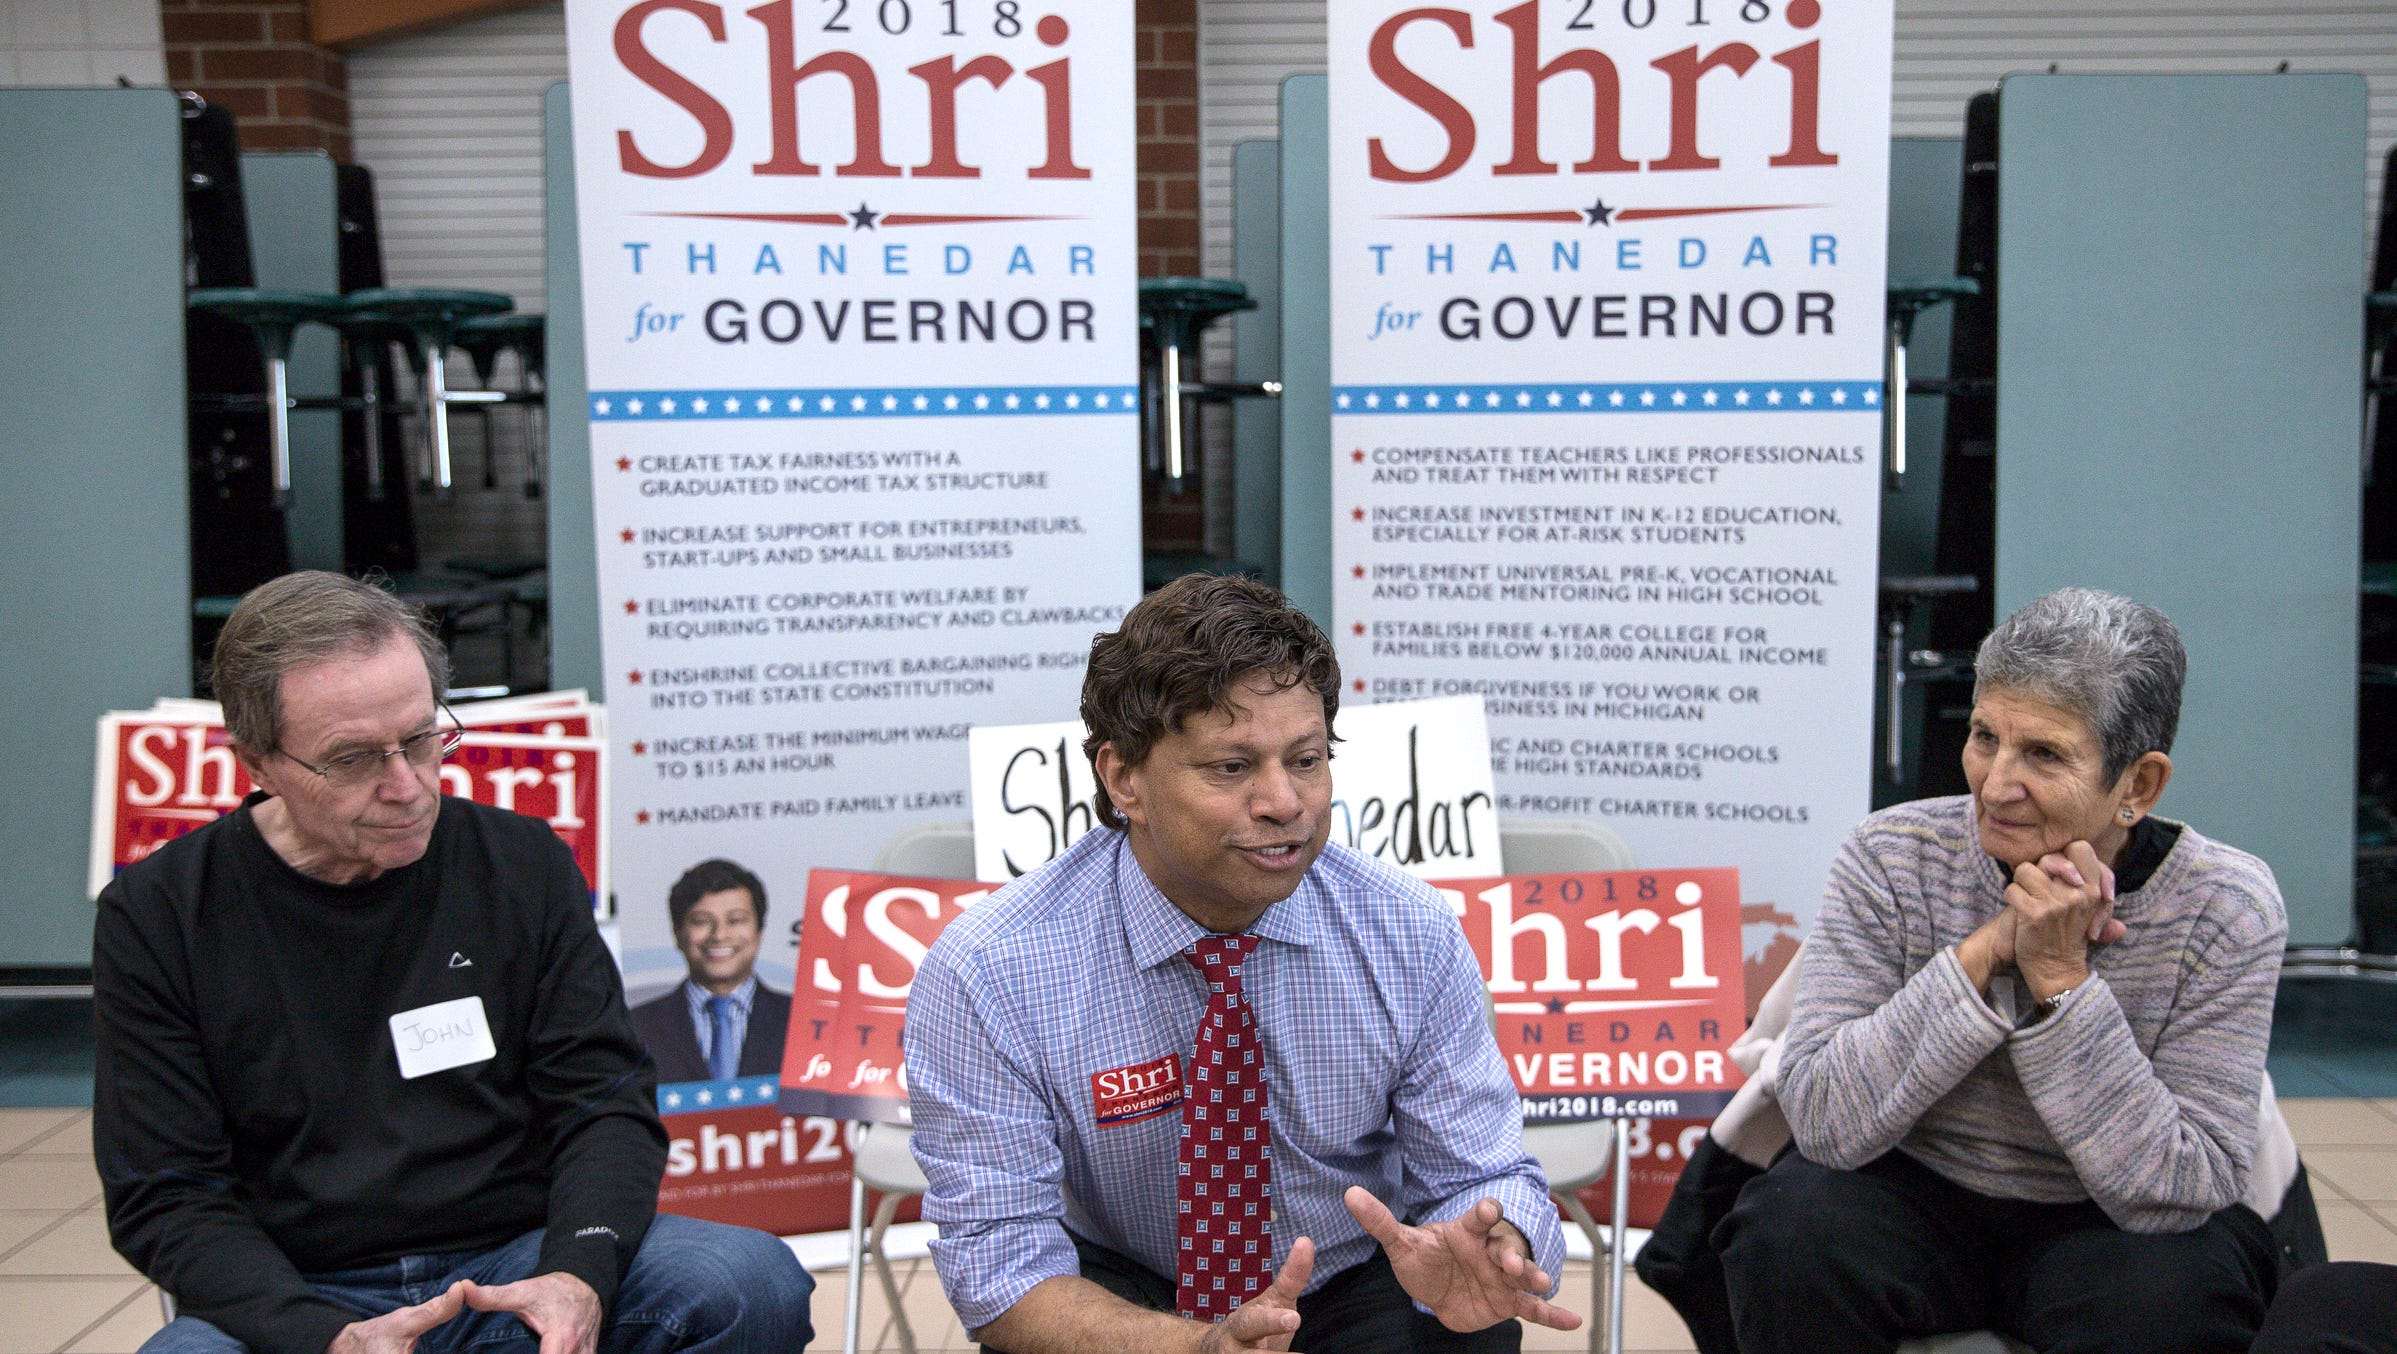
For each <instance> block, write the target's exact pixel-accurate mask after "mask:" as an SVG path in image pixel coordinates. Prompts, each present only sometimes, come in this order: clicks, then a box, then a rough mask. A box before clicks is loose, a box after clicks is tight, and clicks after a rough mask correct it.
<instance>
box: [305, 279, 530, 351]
mask: <svg viewBox="0 0 2397 1354" xmlns="http://www.w3.org/2000/svg"><path fill="white" fill-rule="evenodd" d="M341 299H342V303H343V305H344V307H345V309H346V310H347V311H348V315H349V318H351V319H352V320H385V321H388V322H390V323H392V324H396V325H399V326H402V327H403V328H405V329H407V330H409V331H410V332H412V333H414V334H415V335H416V336H417V337H418V338H419V339H421V340H424V341H426V342H430V343H433V344H435V345H437V346H440V347H445V348H446V347H448V346H449V343H450V340H451V337H452V336H453V335H455V334H456V332H457V330H458V326H460V325H462V324H464V323H465V322H466V321H468V320H472V319H476V318H479V317H481V316H485V315H504V314H506V313H507V312H509V311H511V310H514V309H515V308H516V302H515V301H514V300H513V299H511V298H509V297H507V296H504V295H502V294H501V293H499V292H495V291H471V290H468V289H466V288H463V287H369V288H367V289H365V290H364V291H354V292H351V293H349V294H348V295H346V296H344V297H342V298H341Z"/></svg>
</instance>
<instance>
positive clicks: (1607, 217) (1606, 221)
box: [1581, 198, 1615, 226]
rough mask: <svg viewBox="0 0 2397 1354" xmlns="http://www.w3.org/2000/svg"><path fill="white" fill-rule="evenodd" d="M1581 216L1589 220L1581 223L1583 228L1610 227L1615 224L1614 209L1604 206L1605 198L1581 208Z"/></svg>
mask: <svg viewBox="0 0 2397 1354" xmlns="http://www.w3.org/2000/svg"><path fill="white" fill-rule="evenodd" d="M1581 214H1582V215H1583V216H1586V217H1588V218H1589V220H1587V221H1584V222H1582V224H1583V225H1585V226H1612V225H1613V224H1614V223H1615V209H1614V208H1612V207H1609V206H1607V205H1606V199H1605V198H1599V199H1598V200H1597V201H1595V202H1592V203H1591V204H1590V205H1589V206H1587V207H1584V208H1582V209H1581Z"/></svg>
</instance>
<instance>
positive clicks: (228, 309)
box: [183, 287, 344, 357]
mask: <svg viewBox="0 0 2397 1354" xmlns="http://www.w3.org/2000/svg"><path fill="white" fill-rule="evenodd" d="M183 304H184V306H185V307H186V308H187V309H191V310H203V311H206V312H208V313H209V314H211V315H221V316H223V317H224V318H226V319H228V320H232V321H234V322H236V323H238V324H245V325H248V326H249V327H250V328H251V329H252V330H254V331H256V332H257V334H258V339H259V342H261V343H263V344H264V345H266V349H267V355H268V356H270V357H289V356H290V355H291V331H293V330H294V329H297V328H299V327H300V326H301V325H303V324H312V323H313V324H330V323H332V322H333V320H334V319H335V317H337V316H339V315H340V314H342V312H343V310H344V303H343V301H342V299H341V298H340V297H339V296H336V295H334V294H333V293H331V292H319V291H295V290H287V289H284V288H279V287H195V288H193V289H192V290H191V291H189V292H187V293H185V294H184V297H183Z"/></svg>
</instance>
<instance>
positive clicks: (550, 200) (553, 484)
mask: <svg viewBox="0 0 2397 1354" xmlns="http://www.w3.org/2000/svg"><path fill="white" fill-rule="evenodd" d="M568 100H569V90H568V86H567V82H566V81H563V80H560V81H559V82H558V83H556V84H554V85H551V86H550V87H549V92H548V93H547V94H546V95H544V96H543V98H542V102H541V112H542V136H541V150H542V176H541V185H542V191H543V192H544V194H545V195H546V197H547V202H546V204H545V211H546V215H547V222H548V237H549V238H548V255H547V273H546V277H547V285H548V288H549V318H548V332H547V345H548V360H549V405H548V409H549V425H548V426H549V684H550V685H551V686H553V687H556V688H559V689H561V690H563V689H568V688H572V687H582V688H584V689H585V690H587V691H589V692H590V693H591V699H593V700H605V699H607V675H606V673H605V672H603V671H602V670H601V668H600V662H599V558H598V556H597V555H596V554H594V553H593V552H594V550H595V549H596V539H595V537H594V535H593V531H592V523H591V416H590V412H589V411H590V400H589V395H590V383H589V382H588V381H587V380H585V378H584V376H583V370H584V368H583V265H582V255H581V254H580V253H579V252H578V251H579V249H580V247H581V237H580V236H579V234H578V233H577V232H576V230H575V228H574V123H573V115H572V113H571V111H570V108H571V105H570V104H569V102H568Z"/></svg>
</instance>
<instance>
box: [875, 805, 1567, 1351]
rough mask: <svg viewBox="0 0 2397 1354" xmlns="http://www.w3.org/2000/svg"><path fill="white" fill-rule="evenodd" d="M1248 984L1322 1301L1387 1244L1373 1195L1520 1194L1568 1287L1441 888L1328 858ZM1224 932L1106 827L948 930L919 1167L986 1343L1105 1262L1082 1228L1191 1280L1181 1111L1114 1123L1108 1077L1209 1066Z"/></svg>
mask: <svg viewBox="0 0 2397 1354" xmlns="http://www.w3.org/2000/svg"><path fill="white" fill-rule="evenodd" d="M1252 929H1253V931H1254V933H1255V934H1256V935H1258V936H1259V937H1261V938H1262V939H1263V941H1264V943H1263V944H1261V945H1260V946H1259V947H1258V949H1257V953H1256V954H1255V955H1254V956H1253V957H1252V958H1250V959H1249V960H1248V962H1247V965H1246V968H1247V976H1246V979H1245V985H1246V989H1247V991H1248V993H1249V996H1250V1000H1251V1001H1252V1003H1253V1004H1254V1008H1255V1011H1256V1017H1257V1022H1258V1025H1259V1029H1260V1032H1261V1034H1262V1037H1263V1044H1264V1049H1265V1055H1266V1072H1265V1075H1266V1084H1267V1087H1268V1101H1269V1106H1270V1114H1271V1117H1272V1124H1273V1199H1274V1226H1273V1248H1274V1264H1275V1266H1276V1267H1277V1268H1278V1267H1279V1266H1280V1265H1281V1263H1282V1262H1283V1261H1284V1260H1285V1259H1287V1258H1288V1256H1289V1254H1290V1245H1291V1243H1292V1242H1294V1241H1296V1240H1297V1239H1298V1238H1299V1237H1301V1236H1308V1237H1313V1238H1314V1239H1315V1246H1316V1261H1315V1276H1314V1280H1313V1285H1311V1286H1320V1285H1321V1284H1323V1283H1324V1282H1325V1281H1326V1280H1327V1279H1329V1278H1330V1277H1331V1276H1333V1275H1335V1274H1338V1273H1339V1272H1341V1271H1342V1270H1345V1269H1347V1268H1349V1267H1350V1266H1352V1265H1355V1264H1357V1263H1359V1262H1361V1261H1363V1260H1365V1259H1366V1258H1367V1257H1369V1256H1371V1255H1372V1253H1373V1248H1374V1242H1373V1239H1372V1238H1371V1237H1369V1236H1367V1235H1366V1234H1365V1231H1364V1229H1363V1228H1361V1227H1359V1226H1358V1225H1357V1223H1356V1220H1355V1219H1354V1218H1352V1217H1350V1216H1349V1213H1348V1209H1347V1207H1346V1206H1345V1205H1343V1204H1342V1203H1341V1202H1340V1196H1341V1194H1342V1193H1343V1192H1344V1191H1345V1190H1346V1189H1347V1188H1348V1187H1349V1186H1350V1185H1362V1186H1364V1187H1365V1188H1366V1189H1368V1190H1371V1191H1372V1192H1373V1193H1374V1194H1375V1195H1377V1196H1379V1197H1380V1198H1381V1200H1382V1201H1383V1202H1384V1203H1386V1204H1388V1205H1389V1206H1390V1210H1391V1211H1392V1212H1393V1213H1396V1214H1397V1215H1398V1216H1399V1217H1400V1219H1402V1220H1404V1221H1409V1222H1426V1221H1435V1222H1436V1221H1445V1220H1447V1219H1450V1218H1454V1217H1456V1216H1458V1215H1460V1214H1462V1213H1464V1212H1465V1211H1466V1210H1467V1209H1469V1208H1471V1207H1472V1206H1473V1205H1474V1204H1475V1203H1476V1202H1477V1201H1479V1200H1481V1199H1483V1198H1494V1199H1496V1200H1498V1202H1499V1204H1500V1206H1501V1207H1503V1208H1504V1209H1505V1210H1506V1217H1507V1220H1508V1221H1509V1222H1512V1223H1513V1224H1514V1225H1515V1226H1516V1227H1518V1228H1520V1229H1521V1230H1522V1231H1523V1233H1524V1235H1525V1236H1527V1237H1529V1238H1530V1240H1531V1245H1532V1253H1533V1257H1534V1259H1535V1260H1536V1261H1537V1262H1538V1264H1539V1266H1540V1268H1541V1269H1542V1270H1543V1271H1545V1272H1546V1273H1548V1274H1549V1275H1551V1276H1556V1275H1559V1274H1561V1272H1562V1269H1563V1265H1564V1258H1565V1255H1564V1252H1565V1242H1564V1234H1563V1232H1562V1231H1561V1230H1560V1229H1559V1228H1558V1225H1557V1214H1556V1208H1555V1206H1554V1205H1553V1204H1551V1203H1550V1202H1549V1199H1548V1185H1547V1181H1546V1179H1545V1178H1543V1177H1542V1175H1541V1173H1540V1168H1539V1165H1538V1163H1536V1162H1535V1161H1533V1160H1532V1158H1531V1157H1529V1156H1527V1155H1526V1154H1525V1153H1524V1151H1523V1133H1522V1109H1521V1103H1520V1101H1519V1099H1518V1097H1517V1096H1516V1094H1515V1088H1514V1083H1513V1082H1512V1081H1510V1080H1509V1079H1508V1077H1507V1074H1506V1068H1505V1065H1504V1064H1503V1063H1502V1062H1501V1060H1500V1058H1499V1056H1498V1044H1497V1041H1496V1040H1495V1039H1494V1038H1493V1037H1492V1035H1491V1033H1490V1023H1489V1017H1488V1015H1487V1013H1486V1009H1485V1007H1484V1005H1483V1002H1484V1000H1485V999H1484V997H1483V987H1482V980H1481V974H1480V970H1479V968H1478V967H1477V966H1476V965H1475V963H1474V959H1473V951H1472V949H1471V948H1470V947H1469V946H1468V945H1467V944H1466V941H1465V935H1464V932H1463V931H1462V930H1460V929H1459V928H1458V926H1457V922H1456V916H1455V914H1454V913H1453V912H1451V911H1450V910H1449V908H1448V906H1447V904H1445V903H1444V902H1442V901H1441V899H1440V897H1439V895H1438V894H1436V893H1434V892H1433V891H1432V890H1431V889H1430V888H1429V887H1428V886H1426V885H1425V884H1423V883H1422V882H1421V881H1420V880H1416V879H1413V878H1410V877H1409V876H1407V875H1405V874H1402V873H1400V872H1399V871H1397V870H1395V869H1392V868H1390V867H1389V866H1386V865H1383V864H1381V863H1380V862H1378V861H1375V860H1372V859H1370V858H1367V857H1365V856H1361V855H1358V854H1357V853H1355V852H1353V851H1350V850H1347V849H1345V848H1343V847H1340V846H1338V845H1332V846H1327V847H1325V848H1324V852H1323V855H1322V856H1321V857H1320V858H1318V859H1317V861H1316V862H1315V865H1314V866H1313V868H1311V869H1309V870H1308V871H1307V874H1306V877H1305V879H1304V880H1302V881H1301V883H1300V884H1299V887H1298V891H1297V892H1295V893H1293V894H1292V895H1291V896H1290V897H1289V898H1287V899H1285V900H1284V901H1282V902H1280V903H1276V904H1275V905H1274V906H1273V907H1271V908H1269V909H1267V910H1266V912H1265V915H1264V916H1263V917H1262V918H1260V919H1259V920H1258V922H1257V924H1256V926H1255V927H1254V928H1252ZM1204 934H1206V932H1205V931H1204V930H1203V929H1202V928H1201V927H1200V926H1199V925H1198V923H1196V922H1194V921H1192V920H1191V919H1190V918H1189V917H1188V916H1187V915H1185V914H1184V913H1183V912H1182V911H1181V910H1180V909H1178V908H1176V907H1175V906H1174V905H1173V904H1172V903H1170V902H1168V901H1166V899H1165V896H1164V895H1163V894H1161V893H1159V892H1158V891H1157V889H1156V886H1155V885H1153V884H1151V883H1150V882H1149V880H1148V877H1147V876H1146V875H1145V874H1143V873H1142V872H1141V869H1140V865H1139V863H1138V862H1137V861H1135V860H1134V859H1133V857H1132V853H1131V851H1130V849H1129V848H1128V847H1127V846H1126V845H1125V842H1124V837H1123V834H1122V833H1119V832H1112V831H1107V830H1104V829H1101V830H1097V831H1093V832H1091V833H1089V834H1087V835H1085V836H1084V837H1083V838H1082V839H1081V840H1080V841H1078V842H1076V843H1075V844H1074V845H1073V846H1072V847H1071V848H1070V849H1069V850H1067V851H1066V853H1065V854H1064V855H1063V856H1061V857H1059V858H1058V859H1057V860H1055V861H1053V862H1051V863H1050V864H1049V865H1047V866H1045V867H1043V868H1042V869H1040V870H1037V871H1035V872H1034V873H1032V874H1030V875H1027V876H1025V877H1024V878H1022V879H1019V880H1017V881H1016V882H1015V883H1013V884H1010V885H1008V886H1007V887H1006V888H1004V889H1001V890H1000V891H999V892H997V893H995V894H992V895H991V896H990V897H989V898H988V899H987V900H985V901H983V902H981V903H979V904H977V905H976V906H975V907H974V908H973V910H972V911H970V912H968V913H966V914H965V915H964V916H963V917H961V918H959V919H958V920H957V921H956V922H954V923H952V924H951V925H950V926H949V928H948V929H947V930H946V931H945V932H944V933H943V934H942V935H941V937H940V939H939V941H938V942H937V943H935V944H934V945H933V947H932V952H931V954H930V955H929V956H928V957H927V958H926V959H925V961H924V963H923V966H922V968H921V969H920V970H919V971H918V972H917V974H916V980H915V987H914V989H913V991H912V992H911V993H910V995H909V997H908V1003H907V1027H906V1044H907V1078H908V1096H909V1099H910V1101H911V1102H912V1105H913V1112H914V1119H915V1156H916V1161H917V1162H918V1164H920V1165H921V1166H922V1167H923V1169H924V1174H925V1176H926V1178H927V1179H929V1180H930V1182H931V1189H930V1191H929V1192H928V1193H927V1194H926V1195H925V1196H924V1217H925V1218H926V1219H928V1220H929V1221H932V1222H935V1223H938V1224H939V1225H940V1237H939V1239H938V1240H936V1241H934V1242H933V1243H932V1258H933V1263H934V1265H935V1267H936V1268H937V1269H938V1270H939V1272H940V1278H941V1285H942V1287H943V1288H944V1289H946V1290H947V1293H948V1297H949V1302H950V1305H951V1306H953V1307H955V1308H956V1309H957V1314H958V1316H959V1317H960V1318H962V1319H963V1321H964V1322H965V1325H966V1328H967V1329H968V1330H977V1329H980V1328H981V1327H983V1326H986V1325H988V1324H990V1323H991V1322H992V1321H995V1320H997V1319H998V1318H999V1317H1000V1316H1001V1315H1002V1314H1003V1313H1005V1312H1006V1311H1007V1309H1008V1308H1010V1307H1012V1306H1014V1305H1015V1303H1016V1301H1017V1300H1018V1299H1020V1298H1022V1297H1023V1296H1024V1294H1025V1293H1027V1292H1029V1291H1030V1290H1031V1289H1032V1287H1033V1285H1035V1284H1037V1283H1039V1282H1041V1281H1042V1280H1044V1279H1048V1278H1052V1277H1054V1276H1057V1275H1061V1274H1077V1273H1079V1272H1080V1266H1079V1264H1078V1263H1077V1262H1076V1260H1075V1257H1074V1247H1073V1243H1072V1241H1071V1240H1069V1239H1068V1238H1067V1236H1066V1229H1067V1228H1071V1229H1072V1230H1073V1231H1074V1232H1075V1233H1077V1234H1079V1235H1080V1236H1082V1237H1084V1238H1086V1239H1088V1240H1090V1241H1095V1242H1097V1243H1098V1244H1100V1245H1102V1246H1106V1247H1109V1248H1111V1249H1113V1250H1116V1251H1119V1252H1121V1253H1123V1254H1125V1255H1128V1256H1130V1257H1132V1258H1133V1259H1136V1260H1138V1261H1140V1262H1141V1263H1142V1264H1144V1265H1146V1266H1148V1267H1149V1268H1150V1269H1153V1270H1155V1271H1156V1272H1157V1273H1158V1274H1161V1275H1163V1276H1165V1277H1167V1278H1169V1279H1170V1278H1172V1277H1173V1276H1174V1274H1175V1272H1176V1264H1175V1244H1174V1233H1175V1228H1174V1221H1175V1197H1174V1184H1175V1179H1176V1170H1177V1155H1178V1152H1179V1149H1180V1145H1181V1135H1182V1115H1181V1111H1180V1110H1179V1109H1176V1110H1173V1111H1171V1112H1168V1113H1163V1114H1157V1115H1152V1116H1150V1117H1148V1118H1145V1119H1139V1120H1136V1121H1133V1122H1129V1123H1118V1124H1109V1125H1103V1126H1102V1125H1099V1124H1097V1123H1095V1122H1094V1104H1093V1098H1092V1087H1091V1078H1092V1076H1093V1075H1094V1074H1096V1073H1099V1072H1103V1071H1107V1070H1109V1069H1113V1068H1119V1067H1127V1066H1131V1065H1134V1064H1138V1063H1143V1062H1148V1061H1150V1060H1153V1059H1156V1058H1159V1057H1162V1056H1164V1055H1166V1054H1169V1053H1172V1054H1179V1055H1180V1056H1181V1057H1182V1059H1183V1061H1184V1066H1185V1071H1184V1074H1183V1078H1182V1081H1183V1084H1184V1085H1185V1086H1187V1085H1188V1084H1189V1075H1188V1072H1187V1065H1188V1060H1189V1058H1190V1054H1191V1050H1192V1047H1193V1045H1194V1041H1195V1040H1196V1037H1197V1032H1198V1023H1199V1018H1200V1016H1201V1014H1202V1013H1203V1012H1204V1011H1205V1009H1206V1004H1207V992H1206V987H1205V984H1204V982H1203V981H1202V979H1201V978H1200V975H1199V974H1198V972H1197V971H1196V970H1195V969H1193V968H1192V967H1191V966H1190V965H1189V964H1188V963H1186V962H1184V961H1183V960H1182V959H1181V958H1180V957H1179V956H1180V954H1181V951H1182V950H1183V948H1184V947H1186V946H1188V945H1189V944H1190V943H1191V942H1192V941H1194V940H1197V939H1198V938H1199V937H1200V936H1202V935H1204Z"/></svg>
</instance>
